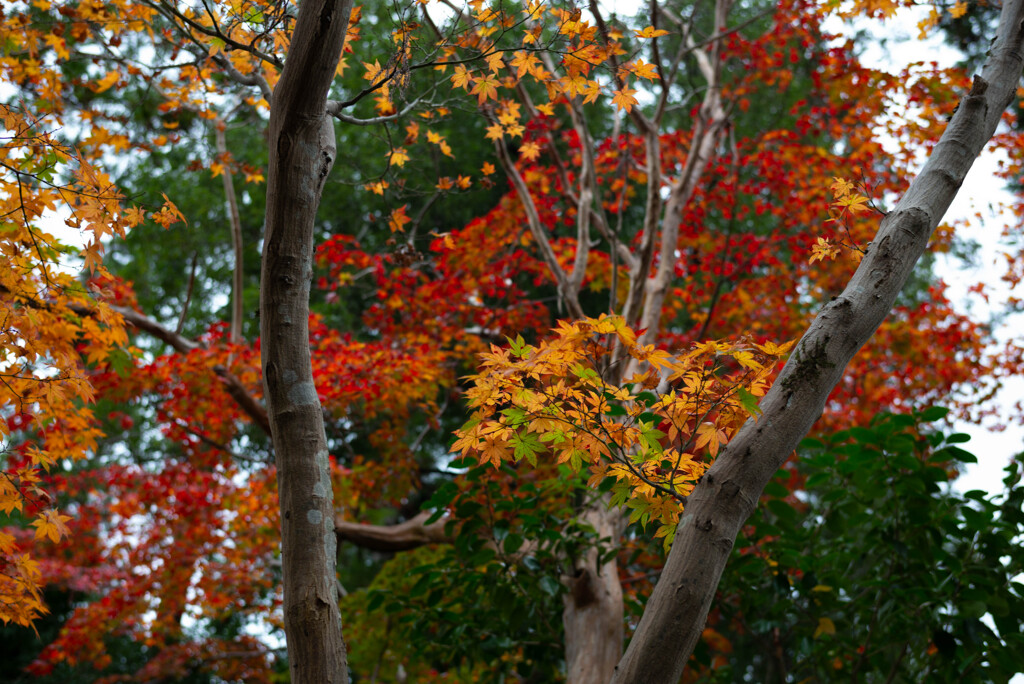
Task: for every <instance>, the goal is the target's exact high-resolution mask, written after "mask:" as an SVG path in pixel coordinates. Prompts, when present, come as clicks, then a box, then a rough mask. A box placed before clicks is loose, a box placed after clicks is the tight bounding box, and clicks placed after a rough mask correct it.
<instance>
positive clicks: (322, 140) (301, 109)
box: [260, 0, 352, 684]
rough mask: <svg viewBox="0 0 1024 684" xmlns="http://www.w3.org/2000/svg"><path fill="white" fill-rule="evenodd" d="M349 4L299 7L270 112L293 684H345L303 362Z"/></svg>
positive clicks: (272, 296) (275, 399)
mask: <svg viewBox="0 0 1024 684" xmlns="http://www.w3.org/2000/svg"><path fill="white" fill-rule="evenodd" d="M351 8H352V3H351V0H303V2H302V3H301V4H300V5H299V13H298V18H297V20H296V23H295V30H294V32H293V34H292V42H291V47H290V49H289V52H288V59H287V62H286V63H285V67H284V70H283V71H282V73H281V78H280V80H279V81H278V83H277V87H276V88H275V90H274V95H273V102H271V107H270V132H269V145H270V158H269V162H268V166H269V172H268V178H267V219H266V221H267V224H266V235H265V237H264V243H263V272H262V279H261V291H260V344H261V353H262V366H263V381H264V384H265V388H266V397H267V410H268V414H269V417H270V427H271V433H272V438H273V444H274V452H275V454H276V458H277V479H278V493H279V495H280V500H281V544H282V556H283V558H282V565H283V571H284V626H285V635H286V637H287V641H288V664H289V669H290V672H291V681H292V682H296V683H306V682H311V683H316V684H323V683H326V682H331V683H341V682H348V666H347V663H346V656H345V644H344V642H343V641H342V635H341V614H340V612H339V609H338V580H337V572H336V568H335V565H336V562H337V553H336V539H335V533H334V496H333V493H332V491H331V479H330V469H329V465H328V454H327V440H326V437H325V435H324V425H323V415H322V413H321V408H320V401H319V399H318V398H317V392H316V387H315V386H314V384H313V371H312V365H311V364H310V351H309V330H308V318H309V285H310V280H311V279H312V275H313V224H314V219H315V218H316V211H317V207H318V206H319V204H320V196H321V193H322V191H323V186H324V182H325V181H326V179H327V174H328V172H330V170H331V166H332V165H333V163H334V157H335V150H336V148H335V137H334V127H333V125H332V123H331V120H330V119H329V118H328V117H327V115H326V102H327V91H328V88H329V87H330V84H331V81H332V80H333V79H334V74H335V70H336V68H337V65H338V60H339V58H340V56H341V50H342V46H343V45H344V41H345V32H346V29H347V28H348V20H349V13H350V11H351Z"/></svg>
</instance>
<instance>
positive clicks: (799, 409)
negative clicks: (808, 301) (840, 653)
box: [612, 0, 1024, 684]
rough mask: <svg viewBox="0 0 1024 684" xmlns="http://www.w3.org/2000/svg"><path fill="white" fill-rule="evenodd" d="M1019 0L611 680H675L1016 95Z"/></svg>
mask: <svg viewBox="0 0 1024 684" xmlns="http://www.w3.org/2000/svg"><path fill="white" fill-rule="evenodd" d="M1022 64H1024V0H1005V2H1004V3H1003V9H1002V15H1001V17H1000V23H999V29H998V34H997V37H996V41H995V44H994V46H993V48H992V50H991V52H990V56H989V59H988V61H987V62H986V64H985V67H984V69H983V71H982V76H980V77H975V81H974V86H973V87H972V89H971V92H970V93H969V94H968V95H967V96H966V97H965V98H964V99H963V100H961V102H960V107H959V109H958V111H957V112H956V114H955V115H954V116H953V118H952V120H951V121H950V124H949V126H948V127H947V128H946V131H945V132H944V133H943V135H942V138H941V139H940V140H939V143H938V145H937V146H936V147H935V150H934V152H933V153H932V155H931V157H930V158H929V159H928V162H927V163H926V164H925V167H924V169H922V171H921V173H920V175H919V176H918V177H917V178H916V179H915V180H914V182H913V183H912V184H911V186H910V188H909V189H908V190H907V192H906V194H905V195H904V197H903V199H902V200H900V202H899V204H898V205H897V206H896V208H895V209H894V210H893V211H892V212H890V213H889V214H888V215H887V216H886V217H885V219H884V220H883V221H882V224H881V227H880V228H879V231H878V234H877V236H876V237H875V240H874V241H873V242H872V243H871V245H870V246H869V249H868V253H867V255H866V256H865V257H864V259H863V260H862V261H861V264H860V266H859V268H858V269H857V272H856V273H855V274H854V276H853V278H852V279H851V280H850V283H849V284H848V285H847V287H846V289H845V290H844V291H843V293H842V294H841V295H840V296H838V297H836V298H835V299H834V300H833V301H832V302H831V303H829V304H827V305H826V306H825V307H824V308H823V309H822V311H821V313H820V314H818V317H817V318H816V319H815V320H814V322H813V323H812V324H811V326H810V328H808V330H807V332H806V333H805V334H804V336H803V338H802V339H801V340H800V342H799V343H798V344H797V346H796V348H795V350H794V351H793V354H792V356H791V357H790V359H789V361H788V362H787V363H786V366H785V368H784V369H783V370H782V373H781V374H780V375H779V378H778V379H777V380H776V381H775V384H774V385H773V386H772V389H771V390H770V391H769V392H768V394H767V395H766V396H765V398H764V400H763V401H762V402H761V409H762V411H763V413H762V415H761V416H760V418H759V419H758V420H757V422H754V421H749V422H748V423H747V424H746V425H745V426H744V427H743V429H742V430H741V431H740V432H739V434H737V436H736V437H735V439H734V440H733V441H732V443H731V444H729V446H728V447H727V448H726V449H725V451H723V452H722V453H721V454H720V455H719V457H718V459H717V460H716V461H715V463H714V465H713V466H712V467H711V468H710V469H709V470H708V472H707V473H706V475H705V476H704V478H703V479H702V480H701V481H700V482H699V483H698V485H697V487H696V489H695V490H694V492H693V494H691V495H690V497H689V499H688V500H687V503H686V510H685V511H684V512H683V517H682V519H681V520H680V522H679V527H678V529H677V531H676V538H675V543H674V544H673V546H672V550H671V552H670V553H669V557H668V562H667V564H666V566H665V569H664V570H663V571H662V574H661V577H660V579H659V580H658V584H657V585H656V587H655V589H654V592H653V593H652V595H651V598H650V600H649V601H648V603H647V608H646V610H645V611H644V615H643V618H642V619H641V621H640V625H639V627H638V628H637V631H636V634H635V635H634V637H633V640H632V642H631V643H630V645H629V648H628V649H627V651H626V654H625V655H624V656H623V658H622V661H621V662H620V663H619V665H618V667H617V668H616V671H615V677H614V678H613V679H612V682H613V684H636V683H637V682H666V683H668V682H677V681H679V678H680V676H681V675H682V672H683V669H684V668H685V666H686V663H687V661H688V659H689V657H690V654H691V653H692V652H693V648H694V646H695V645H696V643H697V640H698V639H699V638H700V634H701V632H702V630H703V628H704V623H705V620H706V619H707V614H708V609H709V608H710V606H711V599H712V597H713V596H714V593H715V590H716V588H717V587H718V581H719V579H720V577H721V575H722V570H723V569H724V567H725V563H726V560H727V559H728V557H729V553H730V550H731V549H732V545H733V542H734V541H735V539H736V535H737V533H738V532H739V529H740V527H741V525H743V523H744V522H745V521H746V519H747V518H748V517H749V516H750V514H751V513H752V512H753V510H754V508H755V506H756V505H757V500H758V498H759V497H760V495H761V492H762V490H763V489H764V486H765V485H766V484H767V483H768V480H769V479H770V478H771V476H772V475H773V474H774V473H775V471H776V470H777V469H778V468H779V467H780V466H781V465H782V463H783V461H785V459H786V458H787V457H788V456H789V455H790V454H791V453H792V451H793V449H794V448H796V445H797V443H798V442H799V441H800V439H802V438H803V436H804V435H805V434H807V431H808V430H809V429H810V428H811V426H812V425H813V424H814V422H815V421H816V420H817V419H818V417H819V416H820V415H821V412H822V410H823V408H824V405H825V400H826V399H827V398H828V395H829V393H830V392H831V391H832V388H833V387H835V385H836V383H837V382H838V381H839V379H840V378H841V377H842V374H843V371H844V370H845V368H846V365H847V364H848V363H849V362H850V360H851V359H852V358H853V355H854V354H855V353H856V352H857V351H858V350H859V349H860V348H861V346H862V345H863V344H864V343H865V342H866V341H867V340H868V339H869V338H870V337H871V336H872V335H873V334H874V332H875V330H876V329H877V328H878V326H879V324H880V323H881V322H882V321H883V320H884V319H885V317H886V315H888V313H889V310H890V309H891V308H892V305H893V302H894V301H895V299H896V296H897V295H898V294H899V292H900V290H901V289H902V288H903V285H904V283H905V282H906V279H907V277H908V276H909V275H910V273H911V271H912V270H913V268H914V264H915V263H916V262H917V260H918V258H920V256H921V254H923V253H924V250H925V247H926V246H927V243H928V239H929V238H930V236H931V234H932V231H933V230H934V229H935V227H936V226H937V225H938V223H939V221H940V220H941V219H942V216H943V214H944V213H945V212H946V209H947V208H948V207H949V205H950V203H951V202H952V201H953V197H954V196H955V195H956V192H957V190H958V189H959V188H960V185H961V183H962V182H963V180H964V177H965V176H966V175H967V172H968V170H970V168H971V164H973V162H974V160H975V158H976V157H977V156H978V154H979V153H980V152H981V149H982V148H983V147H984V146H985V143H986V142H987V141H988V140H989V138H991V136H992V134H993V133H994V132H995V129H996V126H997V124H998V123H999V120H1000V117H1001V115H1002V112H1003V111H1004V110H1005V109H1006V107H1007V106H1008V105H1009V103H1010V101H1011V100H1012V99H1013V97H1014V94H1015V93H1016V89H1017V85H1018V83H1019V81H1020V77H1021V67H1022Z"/></svg>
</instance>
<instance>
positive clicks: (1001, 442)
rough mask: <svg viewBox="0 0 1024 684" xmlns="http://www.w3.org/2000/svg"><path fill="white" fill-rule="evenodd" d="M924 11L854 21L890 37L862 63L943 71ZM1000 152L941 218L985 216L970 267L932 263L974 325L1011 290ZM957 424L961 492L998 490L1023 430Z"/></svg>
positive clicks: (1000, 331)
mask: <svg viewBox="0 0 1024 684" xmlns="http://www.w3.org/2000/svg"><path fill="white" fill-rule="evenodd" d="M926 10H927V6H920V7H917V8H915V9H914V10H901V11H900V12H899V13H898V14H897V15H896V17H894V18H893V19H891V20H890V21H889V22H888V23H887V24H886V25H885V26H880V25H879V24H878V23H877V22H870V23H869V22H863V23H862V24H861V23H858V24H857V28H863V29H866V30H868V31H870V32H871V33H872V35H874V36H877V37H882V36H884V37H885V38H886V39H887V40H886V43H885V46H884V47H883V46H882V45H881V43H880V42H877V41H876V42H874V43H872V44H870V45H869V46H868V47H867V49H866V50H865V51H864V53H863V55H862V56H861V61H862V62H863V63H864V64H865V66H868V67H872V68H878V69H885V70H888V71H891V72H898V71H899V70H901V69H903V68H904V67H906V66H907V65H908V64H910V63H911V62H917V61H921V60H922V59H924V60H929V61H932V60H934V61H936V62H938V64H939V66H940V67H952V66H954V65H955V64H956V62H957V60H958V59H959V53H958V52H957V51H956V50H954V49H952V48H950V47H948V46H947V45H945V44H944V43H943V41H942V37H941V34H939V33H938V32H937V31H934V32H933V34H932V36H931V37H930V38H929V39H927V40H925V41H921V40H919V39H918V38H917V34H918V30H917V23H918V21H919V20H920V18H921V17H923V16H924V14H925V11H926ZM829 29H830V30H833V31H835V32H842V28H841V26H840V25H838V24H836V25H835V26H829ZM894 144H895V142H894ZM998 155H999V152H998V151H997V150H993V148H992V147H991V145H990V146H988V147H986V148H985V150H984V151H983V152H982V155H981V157H979V158H978V160H977V161H976V162H975V163H974V166H973V167H972V168H971V172H970V173H969V174H968V176H967V179H966V180H965V181H964V184H963V186H962V187H961V188H960V191H959V192H958V193H957V196H956V199H955V200H954V201H953V204H952V206H950V208H949V211H948V212H947V214H946V216H945V218H944V221H945V222H947V223H949V222H953V221H955V220H957V219H964V218H967V217H968V216H973V214H974V213H975V212H976V211H978V210H981V211H982V214H983V216H985V217H986V219H985V222H984V224H983V225H978V224H977V222H976V221H975V223H974V224H973V225H972V226H971V227H970V228H969V229H968V230H967V231H966V232H964V233H962V234H963V235H964V236H965V237H968V238H970V239H973V240H975V241H977V242H978V243H979V244H980V246H981V249H980V251H979V253H978V258H977V261H976V263H975V265H974V267H972V268H966V269H965V268H964V267H963V264H961V263H960V262H959V261H955V260H952V259H946V258H940V259H939V260H938V262H937V264H936V270H937V272H938V274H939V276H940V277H942V278H943V279H944V280H945V281H946V282H947V283H948V284H949V290H948V292H947V296H948V297H949V299H950V300H951V301H952V302H953V303H954V305H956V307H957V309H958V310H960V311H970V312H971V313H972V315H973V316H974V317H975V320H985V319H987V316H988V314H989V313H991V312H993V311H998V309H999V307H1000V306H1001V305H1002V304H1004V303H1005V301H1006V298H1007V295H1008V294H1009V290H1008V288H1007V287H1006V286H1005V284H1004V283H1002V282H1001V281H1000V280H999V275H1000V274H1001V273H1002V272H1003V269H1002V268H1001V267H1000V266H999V264H997V259H998V251H999V249H998V248H999V237H1000V234H1001V233H1002V229H1003V226H1004V225H1006V224H1007V222H1009V221H1011V220H1013V219H1012V217H1010V216H1008V215H997V214H995V213H994V212H993V211H992V210H990V209H989V207H990V206H992V205H1005V204H1008V203H1009V201H1010V193H1009V192H1008V190H1007V189H1006V188H1005V186H1004V184H1003V182H1002V181H1001V180H999V179H998V178H996V176H995V171H996V164H997V160H998V159H999V156H998ZM979 281H984V282H986V283H987V285H988V287H989V295H990V298H991V306H990V307H989V306H986V305H985V304H984V302H982V301H981V300H980V299H979V298H977V297H969V295H968V293H967V287H969V286H970V285H972V284H974V283H976V282H979ZM1013 323H1017V326H1019V325H1020V322H1019V319H1018V320H1014V319H1011V326H1012V324H1013ZM1014 327H1016V326H1014ZM993 332H994V334H995V337H996V339H997V340H998V341H999V342H1004V341H1006V340H1008V339H1009V338H1010V337H1012V334H1013V329H1012V328H1011V327H1010V326H1003V327H1002V328H996V329H995V330H994V331H993ZM1022 397H1024V378H1020V377H1016V378H1012V379H1011V380H1010V381H1008V382H1007V383H1006V386H1005V387H1004V388H1003V390H1002V391H1001V392H1000V393H999V394H998V395H997V399H996V401H997V403H998V404H1001V405H1002V406H1004V407H1006V409H1005V411H1001V412H1000V413H1001V414H1002V415H1003V416H1006V415H1009V411H1010V409H1011V408H1012V406H1013V404H1014V403H1015V402H1016V401H1018V400H1020V399H1021V398H1022ZM955 427H956V429H957V431H959V432H964V433H967V434H969V435H971V441H970V442H968V443H967V444H965V445H963V447H964V448H965V449H966V450H968V451H970V452H971V453H973V454H975V455H976V456H977V457H978V463H977V465H973V466H971V467H969V468H968V469H967V471H966V472H965V473H964V474H963V475H962V476H961V477H960V479H959V480H958V481H957V483H956V484H957V488H958V489H960V490H962V491H968V490H971V489H983V490H985V491H997V490H1001V489H1002V484H1001V480H1002V476H1003V473H1002V470H1003V468H1004V467H1005V466H1006V464H1007V463H1008V462H1009V460H1010V458H1012V457H1013V456H1014V455H1015V454H1017V453H1018V452H1020V451H1024V427H1022V426H1020V425H1008V426H1007V427H1006V429H1005V430H1003V431H1001V432H997V431H993V430H992V429H991V425H989V424H985V425H974V424H970V423H963V422H957V423H956V425H955Z"/></svg>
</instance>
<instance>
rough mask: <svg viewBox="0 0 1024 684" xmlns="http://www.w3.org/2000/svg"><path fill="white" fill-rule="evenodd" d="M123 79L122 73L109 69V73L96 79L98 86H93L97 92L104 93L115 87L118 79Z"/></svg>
mask: <svg viewBox="0 0 1024 684" xmlns="http://www.w3.org/2000/svg"><path fill="white" fill-rule="evenodd" d="M120 80H121V74H119V73H117V72H116V71H108V72H107V75H106V76H104V77H103V78H101V79H100V80H98V81H96V86H95V88H93V90H95V91H96V92H97V93H102V92H105V91H107V90H110V89H111V88H113V87H114V86H115V85H116V84H117V82H118V81H120Z"/></svg>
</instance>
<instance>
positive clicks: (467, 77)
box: [452, 64, 473, 90]
mask: <svg viewBox="0 0 1024 684" xmlns="http://www.w3.org/2000/svg"><path fill="white" fill-rule="evenodd" d="M472 82H473V77H472V75H471V74H470V71H469V70H468V69H467V68H466V66H465V65H464V64H459V65H456V67H455V73H454V74H452V85H454V86H455V87H456V88H462V89H463V90H466V89H468V88H469V84H470V83H472Z"/></svg>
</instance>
